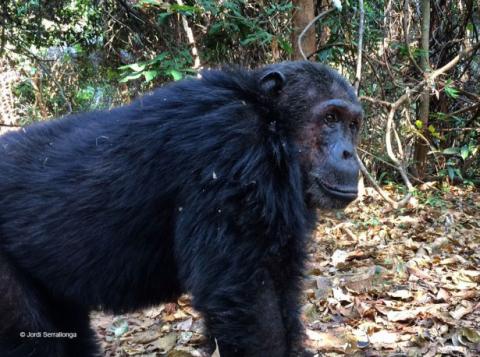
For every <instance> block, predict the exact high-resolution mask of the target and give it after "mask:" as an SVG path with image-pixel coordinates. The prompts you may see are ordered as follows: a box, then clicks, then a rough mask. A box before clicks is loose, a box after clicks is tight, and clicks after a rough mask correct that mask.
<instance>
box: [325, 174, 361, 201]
mask: <svg viewBox="0 0 480 357" xmlns="http://www.w3.org/2000/svg"><path fill="white" fill-rule="evenodd" d="M316 181H317V184H318V186H319V187H320V188H321V189H322V191H323V192H325V193H326V194H328V195H330V196H333V197H335V198H338V199H341V200H345V201H353V200H354V199H355V198H357V195H358V189H357V187H356V186H355V187H354V186H331V185H329V184H327V183H325V182H324V181H322V180H320V179H318V178H317V179H316Z"/></svg>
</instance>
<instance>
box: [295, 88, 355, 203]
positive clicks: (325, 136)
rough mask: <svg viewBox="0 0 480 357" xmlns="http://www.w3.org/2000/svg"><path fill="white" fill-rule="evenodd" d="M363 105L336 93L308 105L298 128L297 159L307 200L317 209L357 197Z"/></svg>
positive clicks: (348, 201)
mask: <svg viewBox="0 0 480 357" xmlns="http://www.w3.org/2000/svg"><path fill="white" fill-rule="evenodd" d="M361 122H362V108H361V107H360V105H359V104H358V102H356V101H351V100H349V99H348V98H345V97H342V96H337V97H333V98H328V97H327V98H325V97H323V98H321V100H318V101H317V103H316V104H314V105H313V106H312V107H311V111H310V117H309V118H308V119H307V120H306V121H305V124H304V125H303V127H302V129H301V130H300V148H301V149H300V150H301V153H300V158H301V164H302V169H303V170H304V171H305V174H304V179H305V181H306V182H305V184H306V189H307V190H306V194H307V198H308V201H310V202H309V203H310V204H312V205H314V206H316V207H318V208H341V207H344V206H346V205H347V204H348V203H350V202H351V201H352V200H354V199H355V198H356V197H357V193H358V191H357V185H358V176H359V165H358V163H357V160H356V157H355V155H356V146H357V142H358V133H359V130H360V125H361Z"/></svg>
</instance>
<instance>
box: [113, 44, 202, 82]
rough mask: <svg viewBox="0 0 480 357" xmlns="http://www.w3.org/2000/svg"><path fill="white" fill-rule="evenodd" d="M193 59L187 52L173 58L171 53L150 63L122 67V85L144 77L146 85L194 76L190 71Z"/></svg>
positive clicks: (160, 56) (157, 57)
mask: <svg viewBox="0 0 480 357" xmlns="http://www.w3.org/2000/svg"><path fill="white" fill-rule="evenodd" d="M191 63H192V57H191V55H190V54H189V52H188V51H187V50H184V51H181V52H180V53H179V56H177V57H175V56H172V54H171V53H169V52H163V53H160V54H159V55H157V56H155V57H154V58H153V59H151V60H149V61H141V62H136V63H132V64H128V65H125V66H120V67H119V68H118V69H119V70H120V77H121V79H120V83H125V82H128V81H131V80H135V79H139V78H140V77H142V76H143V78H144V80H145V82H146V83H149V82H151V81H153V80H154V79H157V78H159V77H164V78H169V79H173V80H175V81H178V80H180V79H182V78H183V77H184V75H185V74H188V73H190V74H194V73H195V71H193V70H191V69H190V66H191Z"/></svg>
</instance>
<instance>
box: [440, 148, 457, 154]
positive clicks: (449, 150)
mask: <svg viewBox="0 0 480 357" xmlns="http://www.w3.org/2000/svg"><path fill="white" fill-rule="evenodd" d="M442 153H443V154H445V155H458V154H459V153H460V149H459V148H455V147H451V148H446V149H444V150H443V151H442Z"/></svg>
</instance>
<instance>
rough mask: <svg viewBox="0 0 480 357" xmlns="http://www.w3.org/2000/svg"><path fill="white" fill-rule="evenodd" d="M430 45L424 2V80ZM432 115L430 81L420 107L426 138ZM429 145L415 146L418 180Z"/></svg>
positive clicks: (427, 9) (427, 1) (424, 1)
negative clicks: (429, 118)
mask: <svg viewBox="0 0 480 357" xmlns="http://www.w3.org/2000/svg"><path fill="white" fill-rule="evenodd" d="M429 43H430V0H422V57H421V58H420V67H421V69H422V70H423V72H424V78H427V77H428V72H429V69H430V63H429ZM429 115H430V88H429V83H428V81H427V82H426V83H425V86H424V88H423V92H422V94H421V96H420V107H419V110H418V120H420V121H421V122H422V131H423V135H424V136H428V117H429ZM427 152H428V145H426V143H425V142H424V141H423V140H422V138H418V139H417V142H416V144H415V155H414V157H415V162H416V164H415V167H416V171H417V172H416V174H417V176H418V178H420V179H422V178H423V177H424V176H425V164H426V161H427Z"/></svg>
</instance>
